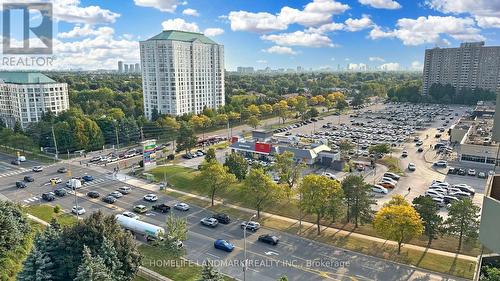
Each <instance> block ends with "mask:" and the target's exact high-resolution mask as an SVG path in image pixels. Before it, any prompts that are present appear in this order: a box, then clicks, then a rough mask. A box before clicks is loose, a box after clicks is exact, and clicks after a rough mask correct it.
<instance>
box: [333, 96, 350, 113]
mask: <svg viewBox="0 0 500 281" xmlns="http://www.w3.org/2000/svg"><path fill="white" fill-rule="evenodd" d="M348 106H349V104H348V103H347V101H345V100H344V99H341V100H338V101H337V103H336V104H335V108H336V109H337V110H339V111H342V110H344V109H346V108H347V107H348Z"/></svg>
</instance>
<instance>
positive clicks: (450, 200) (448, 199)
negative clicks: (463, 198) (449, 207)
mask: <svg viewBox="0 0 500 281" xmlns="http://www.w3.org/2000/svg"><path fill="white" fill-rule="evenodd" d="M443 201H444V203H445V204H452V203H455V202H458V201H460V199H458V198H457V197H455V196H449V195H445V196H444V197H443Z"/></svg>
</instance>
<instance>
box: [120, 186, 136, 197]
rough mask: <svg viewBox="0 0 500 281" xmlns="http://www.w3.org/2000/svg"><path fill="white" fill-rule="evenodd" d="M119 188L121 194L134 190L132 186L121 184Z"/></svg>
mask: <svg viewBox="0 0 500 281" xmlns="http://www.w3.org/2000/svg"><path fill="white" fill-rule="evenodd" d="M117 190H118V192H120V193H121V194H123V195H126V194H129V193H130V190H132V188H131V187H130V186H120V187H118V189H117Z"/></svg>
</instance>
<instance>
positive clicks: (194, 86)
mask: <svg viewBox="0 0 500 281" xmlns="http://www.w3.org/2000/svg"><path fill="white" fill-rule="evenodd" d="M140 49H141V73H142V88H143V95H144V114H145V115H146V117H147V118H149V119H151V115H152V113H153V111H154V109H156V110H157V111H158V113H160V114H170V115H174V116H175V115H183V114H186V113H195V114H198V113H201V112H202V111H203V109H204V108H205V107H207V108H218V107H220V106H222V105H224V46H223V45H220V44H217V43H216V42H214V41H212V40H211V39H210V38H208V37H206V36H204V35H203V34H201V33H194V32H184V31H176V30H166V31H163V32H162V33H160V34H158V35H156V36H154V37H152V38H150V39H148V40H146V41H142V42H140Z"/></svg>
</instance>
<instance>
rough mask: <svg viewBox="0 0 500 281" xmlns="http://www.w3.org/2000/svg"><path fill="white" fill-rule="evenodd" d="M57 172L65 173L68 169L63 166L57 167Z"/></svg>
mask: <svg viewBox="0 0 500 281" xmlns="http://www.w3.org/2000/svg"><path fill="white" fill-rule="evenodd" d="M57 172H58V173H60V174H64V173H67V172H68V169H66V168H65V167H61V168H59V169H57Z"/></svg>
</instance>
